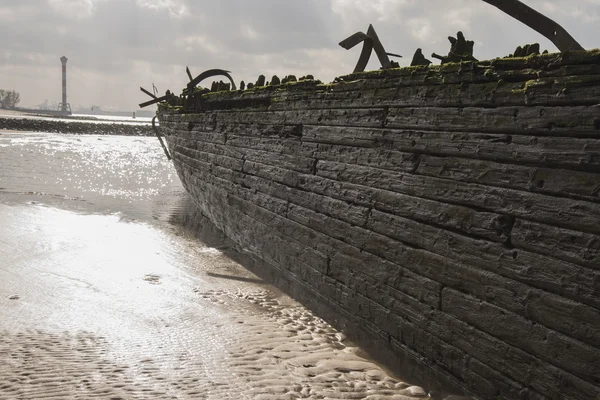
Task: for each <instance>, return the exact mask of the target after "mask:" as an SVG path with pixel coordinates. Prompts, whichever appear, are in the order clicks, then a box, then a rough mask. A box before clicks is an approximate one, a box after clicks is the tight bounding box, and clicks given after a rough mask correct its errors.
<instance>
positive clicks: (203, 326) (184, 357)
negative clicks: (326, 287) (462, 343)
mask: <svg viewBox="0 0 600 400" xmlns="http://www.w3.org/2000/svg"><path fill="white" fill-rule="evenodd" d="M193 210H194V208H193V205H192V204H191V202H190V200H189V198H188V196H187V194H186V193H185V191H184V190H183V188H182V186H181V184H180V182H179V179H178V177H177V174H176V173H175V170H174V168H173V166H172V164H171V163H170V162H168V161H167V160H166V158H165V155H164V154H163V152H162V150H161V148H160V146H159V144H158V141H157V140H156V139H155V138H147V137H143V138H139V137H120V136H93V135H61V134H47V133H15V132H8V131H0V334H1V335H0V361H1V362H0V399H35V398H42V397H43V398H46V399H65V398H81V399H91V398H101V399H158V398H160V399H168V398H172V399H215V400H217V399H296V398H310V399H342V398H344V399H350V398H352V399H362V398H365V399H372V400H375V399H396V400H399V399H416V398H423V397H425V396H427V393H426V392H425V391H424V390H423V389H421V388H420V387H418V386H411V385H410V384H408V383H405V382H403V381H402V380H400V379H399V378H398V377H394V376H391V375H390V373H389V372H387V371H386V370H385V369H384V368H383V367H381V366H379V365H377V364H376V363H374V362H373V361H371V360H369V359H368V357H367V356H366V355H365V354H364V353H363V352H362V351H361V350H360V349H359V348H358V347H356V346H354V345H353V344H352V343H350V342H348V341H347V340H345V338H344V335H342V334H341V333H340V332H338V331H336V330H335V329H334V328H332V327H331V326H329V325H328V324H327V323H326V322H325V321H323V320H321V319H319V318H318V317H316V316H314V315H313V314H312V313H311V312H310V311H308V310H307V309H305V308H304V307H302V306H301V305H300V304H298V303H296V302H295V301H293V300H292V299H291V298H289V297H287V296H286V295H284V294H282V293H280V292H279V291H278V290H277V289H275V288H274V287H272V286H270V285H269V284H267V283H265V282H263V281H262V280H261V279H259V278H258V277H257V276H255V275H253V274H252V273H250V272H249V271H247V270H246V269H244V268H243V267H242V266H240V265H239V264H238V263H237V262H235V261H234V260H233V259H231V258H230V257H229V256H228V255H227V254H226V251H225V250H226V249H227V244H226V242H225V241H223V240H222V239H221V238H220V237H218V236H215V237H214V238H211V240H208V241H207V240H204V241H203V240H200V239H199V238H198V237H197V235H195V234H194V232H193V231H192V230H190V229H189V227H187V226H186V225H183V224H182V223H180V222H181V221H185V220H187V219H188V217H189V216H190V215H192V214H193ZM209 243H210V244H209Z"/></svg>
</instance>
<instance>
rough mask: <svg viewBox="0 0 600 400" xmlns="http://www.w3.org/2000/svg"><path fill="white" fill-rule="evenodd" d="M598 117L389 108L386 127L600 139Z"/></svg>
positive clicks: (590, 109) (554, 110)
mask: <svg viewBox="0 0 600 400" xmlns="http://www.w3.org/2000/svg"><path fill="white" fill-rule="evenodd" d="M599 113H600V106H576V107H540V106H536V107H500V108H474V107H464V108H435V107H419V108H415V107H408V108H390V109H389V113H388V116H387V119H386V121H385V127H387V128H401V129H428V130H438V131H442V130H443V131H459V132H465V131H466V132H489V133H508V134H512V135H519V134H533V133H535V134H543V135H552V136H565V135H568V136H576V137H600V129H599V127H600V125H599V123H598V115H599ZM307 123H308V122H307ZM357 126H358V125H357Z"/></svg>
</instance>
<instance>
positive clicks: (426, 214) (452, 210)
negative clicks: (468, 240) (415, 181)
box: [297, 167, 508, 241]
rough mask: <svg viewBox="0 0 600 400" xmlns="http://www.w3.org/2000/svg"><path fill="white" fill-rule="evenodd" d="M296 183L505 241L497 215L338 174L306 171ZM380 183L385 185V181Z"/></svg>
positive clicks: (389, 175) (388, 174)
mask: <svg viewBox="0 0 600 400" xmlns="http://www.w3.org/2000/svg"><path fill="white" fill-rule="evenodd" d="M317 168H319V167H317ZM319 171H320V170H319V169H317V173H318V174H319V175H321V173H320V172H319ZM377 171H379V176H380V177H381V179H382V180H383V179H387V178H389V179H390V182H392V181H394V180H395V179H396V175H394V173H392V172H388V171H385V170H377ZM330 178H331V179H330ZM389 184H391V183H389ZM297 185H298V187H299V188H301V189H304V190H306V191H308V192H312V193H318V194H321V195H324V196H327V197H331V198H335V199H339V200H343V201H348V202H351V203H353V204H358V205H361V206H363V207H368V208H371V207H375V208H377V209H380V210H384V211H390V212H393V213H396V214H398V215H405V216H407V217H409V218H413V219H416V220H419V221H422V222H426V223H431V224H435V225H440V226H445V227H448V228H450V229H454V230H461V231H464V232H467V233H469V234H472V235H476V236H481V237H485V238H487V239H489V240H494V241H504V240H505V239H506V233H507V222H508V221H506V220H505V219H504V218H503V217H501V216H500V215H498V214H494V213H490V212H484V211H478V210H473V209H470V208H468V207H464V206H458V205H453V204H448V203H443V202H440V201H432V200H427V199H423V198H419V197H415V196H410V195H403V194H401V193H394V192H392V191H389V190H383V189H373V188H372V187H369V186H366V185H362V186H361V185H356V184H353V183H347V182H342V181H341V180H336V178H335V177H323V176H315V175H305V174H304V175H302V176H301V177H300V179H299V180H298V183H297ZM381 186H382V187H386V185H384V184H382V185H381ZM361 226H362V225H361Z"/></svg>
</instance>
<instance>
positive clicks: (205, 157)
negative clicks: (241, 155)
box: [172, 145, 244, 171]
mask: <svg viewBox="0 0 600 400" xmlns="http://www.w3.org/2000/svg"><path fill="white" fill-rule="evenodd" d="M172 152H178V153H181V154H183V155H185V156H187V157H190V158H192V159H194V160H196V161H202V162H205V163H207V164H208V167H209V168H210V165H219V166H221V167H224V168H229V169H232V170H235V171H241V170H242V168H243V165H244V160H242V159H238V158H231V157H228V156H223V155H218V154H213V153H207V152H203V151H199V150H195V149H191V148H188V147H182V146H179V145H176V146H175V147H173V148H172Z"/></svg>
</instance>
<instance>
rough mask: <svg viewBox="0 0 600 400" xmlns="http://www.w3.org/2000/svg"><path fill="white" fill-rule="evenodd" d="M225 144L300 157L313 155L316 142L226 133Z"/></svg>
mask: <svg viewBox="0 0 600 400" xmlns="http://www.w3.org/2000/svg"><path fill="white" fill-rule="evenodd" d="M227 145H228V146H232V147H239V148H244V149H251V150H262V151H269V152H272V153H278V154H289V155H293V156H301V157H309V158H311V157H314V155H315V151H316V150H317V148H318V144H317V143H308V142H307V143H305V142H301V141H299V140H293V139H287V138H279V137H278V138H273V137H253V136H235V135H228V137H227Z"/></svg>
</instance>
